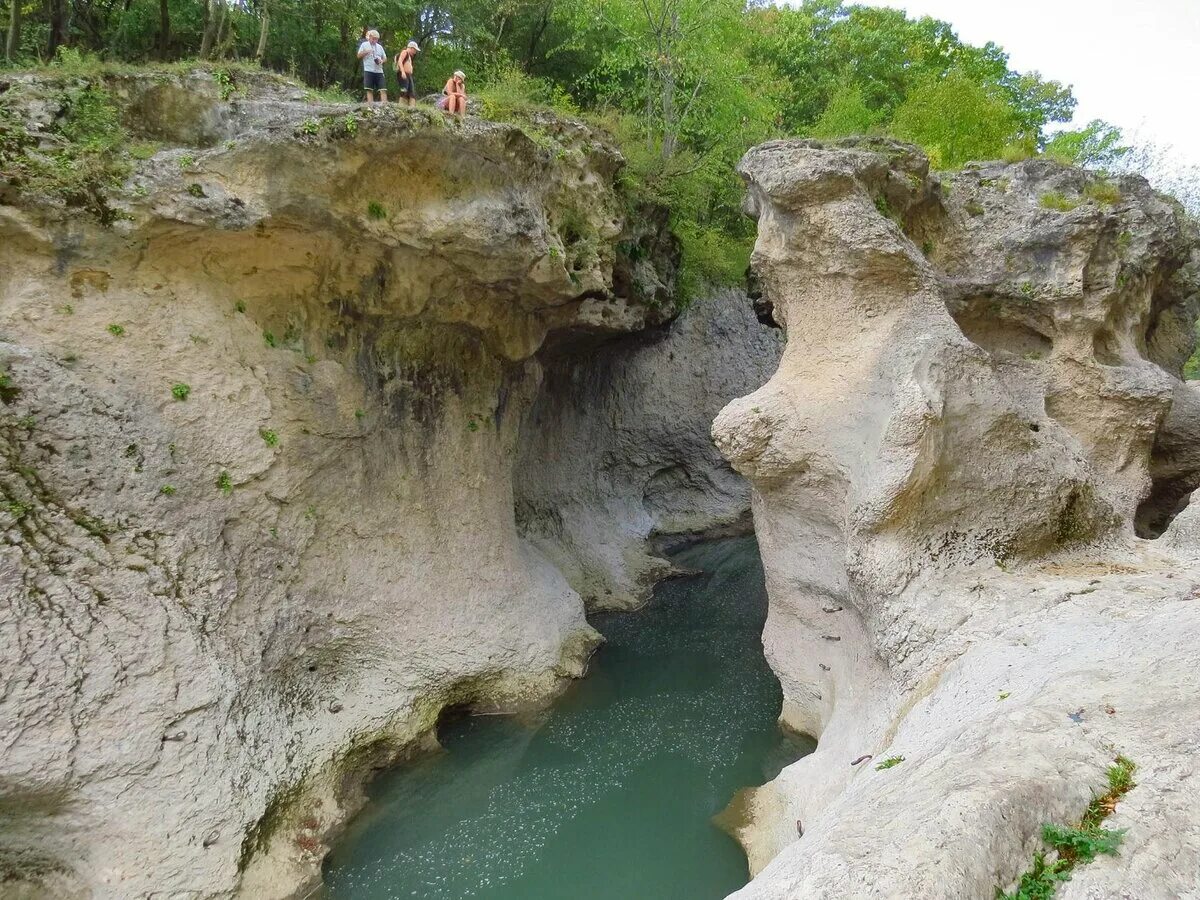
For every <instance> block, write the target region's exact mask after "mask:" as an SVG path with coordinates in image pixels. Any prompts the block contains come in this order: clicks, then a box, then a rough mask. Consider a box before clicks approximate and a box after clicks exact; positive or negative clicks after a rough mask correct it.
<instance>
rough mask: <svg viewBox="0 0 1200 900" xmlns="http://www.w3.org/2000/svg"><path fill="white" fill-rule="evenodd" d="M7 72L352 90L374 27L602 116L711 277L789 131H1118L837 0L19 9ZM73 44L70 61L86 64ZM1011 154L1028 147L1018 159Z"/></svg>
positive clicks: (1087, 154) (979, 50) (1080, 136)
mask: <svg viewBox="0 0 1200 900" xmlns="http://www.w3.org/2000/svg"><path fill="white" fill-rule="evenodd" d="M7 5H8V7H9V27H8V30H7V32H6V38H7V40H6V59H7V60H8V61H9V62H8V64H9V65H17V66H27V65H30V64H37V63H39V62H41V63H52V62H53V61H54V60H55V59H62V58H63V54H64V53H65V54H67V55H68V58H74V59H76V60H78V59H82V58H86V57H88V56H89V55H94V56H96V57H99V58H100V59H103V60H109V61H121V62H131V63H153V62H159V61H164V62H165V61H173V60H179V59H190V58H197V57H199V58H202V59H209V60H214V61H223V60H227V61H242V62H252V63H254V62H256V63H257V64H260V65H262V66H265V67H268V68H271V69H275V70H278V71H280V72H284V73H288V74H291V75H294V76H296V77H299V78H301V79H303V80H305V81H306V82H308V83H309V84H311V85H313V86H315V87H318V88H334V89H350V88H352V87H353V86H354V85H356V83H357V79H358V77H359V76H358V62H357V60H356V59H355V55H354V49H355V47H356V45H357V42H358V40H359V39H360V36H361V35H362V33H363V30H364V29H365V28H368V27H370V28H376V29H378V30H379V31H380V32H381V33H382V35H383V41H384V44H385V46H388V47H389V49H392V52H393V53H394V52H396V51H398V50H399V49H400V47H401V46H402V45H403V44H404V43H405V42H407V41H408V40H410V39H415V40H417V41H418V42H420V43H421V46H422V48H423V49H424V51H425V52H424V53H423V54H422V56H421V57H420V60H419V64H418V69H417V82H418V88H419V90H422V91H430V92H434V91H436V90H438V89H439V88H440V86H441V84H442V83H443V82H444V80H445V78H446V76H447V75H448V74H449V73H450V72H451V71H453V70H454V69H455V68H463V69H465V70H467V71H468V73H469V75H470V81H469V85H470V87H471V90H472V91H473V92H476V93H478V92H480V90H481V89H482V95H483V96H484V97H485V98H486V97H487V96H488V95H489V92H490V94H491V103H490V105H485V108H486V109H488V110H491V111H492V112H498V111H502V110H503V109H504V108H506V107H511V106H512V105H513V104H514V103H515V104H517V105H519V104H521V103H523V102H542V103H549V104H551V105H557V106H559V107H560V108H564V109H569V110H572V111H577V112H581V113H583V114H585V115H589V116H591V117H593V118H595V119H598V120H601V121H602V122H603V124H605V125H606V126H607V127H608V128H609V129H610V130H611V131H613V132H614V133H615V134H616V135H617V137H618V138H619V139H620V141H621V143H622V145H623V147H624V149H625V152H626V155H627V157H629V160H630V166H629V173H630V177H631V178H635V179H637V180H638V182H639V185H640V187H641V188H642V189H643V190H645V191H646V192H648V193H649V194H650V195H652V196H654V197H656V198H658V199H660V200H662V201H664V202H666V203H667V204H669V205H670V207H671V209H672V211H673V214H674V217H675V224H676V228H677V231H678V232H679V233H680V234H681V236H682V238H683V240H684V242H685V251H686V255H687V257H688V259H689V260H690V261H691V263H692V265H691V266H690V268H689V271H691V272H692V273H694V275H695V277H697V278H718V279H722V280H724V279H727V278H730V277H733V276H735V275H736V274H738V273H740V271H741V269H742V268H743V267H744V265H745V261H746V256H747V253H748V246H749V240H750V236H751V233H752V232H751V228H750V225H749V223H747V222H745V221H744V220H743V219H742V218H741V216H740V214H739V212H738V207H739V201H740V185H739V184H738V183H737V181H736V178H735V176H734V174H733V171H734V165H735V164H736V162H737V159H738V158H739V157H740V155H741V154H742V153H743V152H744V151H745V150H746V149H747V148H748V147H749V146H751V145H752V144H753V143H756V142H759V141H761V140H764V139H766V138H769V137H772V136H777V135H789V134H791V135H813V136H820V137H837V136H841V135H845V134H851V133H862V132H871V133H889V134H894V135H896V136H898V137H902V138H906V139H908V140H911V141H914V142H916V143H918V144H921V145H922V146H924V147H925V148H926V149H927V150H928V151H929V153H930V156H931V159H932V161H933V162H934V164H935V165H939V166H943V167H956V166H960V165H962V164H963V163H964V162H966V161H967V160H969V159H979V158H990V157H996V156H999V155H1001V154H1003V153H1006V152H1007V153H1013V152H1019V153H1022V154H1026V155H1028V154H1031V153H1035V152H1039V151H1044V150H1046V149H1047V148H1049V149H1050V150H1052V151H1053V152H1054V154H1055V155H1056V156H1059V157H1065V158H1070V159H1072V160H1076V161H1080V162H1083V163H1091V164H1103V163H1105V162H1107V161H1111V160H1113V159H1115V158H1117V157H1119V156H1120V154H1121V147H1120V135H1119V132H1116V131H1115V129H1112V127H1111V126H1108V125H1106V124H1105V123H1103V122H1098V123H1091V124H1090V125H1088V126H1087V127H1086V128H1084V129H1081V130H1079V131H1077V132H1065V133H1059V134H1053V133H1052V130H1053V127H1054V126H1055V124H1056V123H1063V122H1066V121H1069V119H1070V117H1071V115H1072V113H1073V111H1074V107H1075V99H1074V97H1073V96H1072V94H1071V91H1070V88H1068V87H1065V86H1063V85H1062V84H1060V83H1058V82H1056V81H1050V80H1046V79H1044V78H1043V77H1042V76H1041V75H1039V74H1038V73H1037V72H1017V71H1014V70H1013V69H1012V68H1011V67H1010V66H1009V61H1008V57H1007V55H1006V54H1005V52H1004V51H1003V50H1002V49H1001V48H999V47H998V46H996V45H995V44H993V43H987V44H985V45H983V46H974V45H972V44H968V43H965V42H964V41H962V40H960V39H959V37H958V36H957V35H956V34H955V33H954V30H953V28H952V27H951V26H950V25H949V24H948V23H946V22H942V21H939V20H936V19H932V18H929V17H922V18H916V19H913V18H909V17H908V16H906V15H905V14H904V13H903V12H901V11H900V10H896V9H887V8H876V7H864V6H856V5H852V4H847V3H844V2H841V0H803V2H802V3H800V4H798V5H794V6H777V5H773V4H769V3H766V2H765V0H445V2H421V0H342V2H340V3H330V2H329V0H39V2H34V0H8V4H7ZM71 55H73V57H72V56H71ZM1014 148H1015V150H1014Z"/></svg>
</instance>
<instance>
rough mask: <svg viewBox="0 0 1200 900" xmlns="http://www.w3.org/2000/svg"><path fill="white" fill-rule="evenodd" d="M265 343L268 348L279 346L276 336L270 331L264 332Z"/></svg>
mask: <svg viewBox="0 0 1200 900" xmlns="http://www.w3.org/2000/svg"><path fill="white" fill-rule="evenodd" d="M263 343H264V344H266V345H267V346H268V347H276V346H278V345H279V341H278V340H276V338H275V335H274V334H273V333H272V332H270V331H264V332H263Z"/></svg>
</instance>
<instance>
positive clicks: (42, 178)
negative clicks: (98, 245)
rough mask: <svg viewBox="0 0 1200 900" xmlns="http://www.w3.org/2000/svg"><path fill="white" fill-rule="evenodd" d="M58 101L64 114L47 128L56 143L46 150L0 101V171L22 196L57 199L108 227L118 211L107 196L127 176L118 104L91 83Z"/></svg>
mask: <svg viewBox="0 0 1200 900" xmlns="http://www.w3.org/2000/svg"><path fill="white" fill-rule="evenodd" d="M58 100H59V101H60V103H61V108H62V112H61V114H60V115H59V116H58V118H56V119H55V121H54V123H53V124H52V125H51V127H50V129H49V132H50V135H51V137H52V138H53V137H57V138H58V141H56V142H55V144H54V145H53V149H49V150H39V149H38V144H39V143H40V142H41V139H40V138H39V137H37V136H35V135H32V134H30V133H29V131H28V130H27V129H26V127H25V125H24V124H23V123H22V122H21V121H20V120H19V119H18V118H17V116H16V115H15V113H13V112H12V110H11V109H9V108H8V106H7V105H6V104H5V102H4V101H3V100H0V172H3V173H4V175H5V176H6V177H7V180H8V181H9V182H10V183H11V184H13V185H14V186H15V187H16V188H17V189H18V191H19V192H21V193H24V194H29V195H33V196H35V197H51V198H54V199H56V200H60V201H62V202H64V203H65V204H66V205H67V206H71V207H78V208H82V209H84V210H86V211H88V212H89V213H91V214H93V215H95V216H96V217H97V218H98V219H100V221H101V222H102V223H104V224H110V223H111V222H113V221H115V219H116V213H115V212H114V211H113V210H112V209H111V207H110V206H109V204H108V201H107V193H108V191H109V190H111V189H112V188H114V187H116V186H117V185H119V184H120V183H121V182H122V181H123V180H124V178H125V176H126V174H128V172H129V163H128V161H127V160H128V157H127V155H126V153H125V149H124V148H125V143H126V136H125V132H124V130H123V129H122V128H121V123H120V117H119V114H118V109H117V106H116V104H115V103H114V102H113V100H112V97H111V96H110V95H109V93H108V92H107V91H106V90H105V89H104V88H102V87H99V86H97V85H93V84H85V85H84V86H82V87H79V86H71V87H67V88H65V89H63V91H62V93H61V94H60V95H59V97H58Z"/></svg>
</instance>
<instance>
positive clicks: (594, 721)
mask: <svg viewBox="0 0 1200 900" xmlns="http://www.w3.org/2000/svg"><path fill="white" fill-rule="evenodd" d="M672 561H673V562H674V563H675V565H676V566H677V567H678V568H679V569H681V570H685V571H687V572H690V573H694V574H689V575H684V576H680V577H675V578H671V579H668V580H666V581H663V582H660V583H659V584H658V586H657V587H656V588H655V590H654V595H653V598H652V599H651V601H650V602H649V603H648V604H646V606H644V607H643V608H642V609H640V610H636V611H633V612H622V613H606V614H599V615H596V616H594V617H592V623H593V625H594V626H595V627H596V628H597V629H598V630H599V631H600V632H601V633H602V634H603V635H604V636H605V639H606V642H605V644H604V645H603V646H602V647H601V648H600V649H599V650H598V651H597V653H596V655H595V656H594V657H593V660H592V663H591V666H590V668H589V671H588V673H587V676H586V677H585V678H584V679H583V680H581V681H579V682H577V683H575V684H573V685H572V686H571V687H570V688H569V689H568V690H567V691H566V693H565V694H564V695H563V696H562V697H561V698H560V699H559V700H558V701H556V702H555V704H554V705H553V706H552V707H551V708H550V709H548V710H545V711H543V712H541V713H538V714H535V715H527V716H517V717H514V716H468V715H463V714H462V713H461V711H454V712H452V713H451V714H449V715H446V716H444V717H443V719H442V721H441V722H440V723H439V740H440V742H441V744H442V746H443V748H444V750H443V751H442V752H440V753H437V754H436V755H433V756H430V757H426V758H424V759H421V760H419V761H417V762H416V763H411V764H408V765H405V766H403V767H400V768H397V769H394V770H392V771H389V772H386V773H384V774H382V775H381V776H379V777H378V778H377V779H376V780H375V781H374V782H373V783H372V784H371V785H370V787H369V789H368V792H369V797H370V800H369V803H368V805H367V807H366V809H365V810H364V811H363V812H362V813H361V814H360V815H359V816H358V817H357V818H356V819H355V820H354V821H353V822H352V823H351V825H350V827H349V829H348V831H347V833H346V834H345V836H344V837H343V838H342V840H341V841H340V842H339V843H338V844H337V845H336V846H335V847H334V849H333V852H332V853H331V854H330V856H329V858H328V860H327V861H326V865H325V888H324V896H326V897H329V898H351V897H353V898H355V900H374V898H384V897H422V898H461V897H483V898H492V900H516V898H521V900H537V898H546V900H548V898H560V897H563V896H566V895H568V894H569V895H570V896H580V897H588V898H592V900H607V898H611V900H617V898H621V900H625V898H629V897H647V898H656V900H667V898H680V900H682V898H688V900H705V898H713V900H716V898H721V897H724V896H726V895H727V894H728V893H730V892H731V891H734V890H736V889H737V888H739V887H740V886H742V885H743V884H745V883H746V882H747V880H748V872H747V863H746V858H745V856H744V854H743V853H742V850H741V848H740V847H739V846H738V845H737V843H736V842H735V841H734V840H733V839H732V838H731V837H729V836H728V835H727V834H725V833H724V832H723V831H722V830H721V829H720V828H719V827H718V826H717V825H716V824H714V822H713V817H714V816H716V815H717V814H719V813H720V812H721V811H722V810H723V809H724V808H725V807H726V805H727V804H729V802H730V801H731V800H732V799H733V798H734V795H735V794H737V792H738V791H740V790H742V789H744V788H746V787H750V786H754V785H759V784H763V783H765V782H767V781H769V780H771V779H772V778H774V777H775V776H776V775H777V774H778V773H779V771H780V770H781V769H782V768H783V767H784V766H786V765H788V764H789V763H791V762H793V761H794V760H795V759H797V758H799V757H800V756H801V755H803V753H804V752H808V751H810V750H811V746H803V747H802V746H801V745H799V744H798V743H796V742H794V741H793V740H791V739H790V738H789V737H787V736H786V735H785V734H784V733H783V732H782V731H781V730H780V728H779V725H778V721H777V720H778V716H779V712H780V707H781V703H782V694H781V690H780V686H779V682H778V680H777V679H776V678H775V675H774V673H773V672H772V671H771V670H770V668H769V667H768V665H767V662H766V659H765V657H764V655H763V650H762V641H761V634H762V627H763V623H764V621H765V618H766V610H767V599H766V590H765V584H764V578H763V570H762V564H761V562H760V560H759V556H758V547H757V544H756V542H755V540H754V538H753V537H752V536H744V537H737V538H723V539H719V540H709V541H702V542H699V543H694V544H691V545H689V546H687V547H686V548H684V549H681V550H679V551H677V552H675V553H673V554H672Z"/></svg>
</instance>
